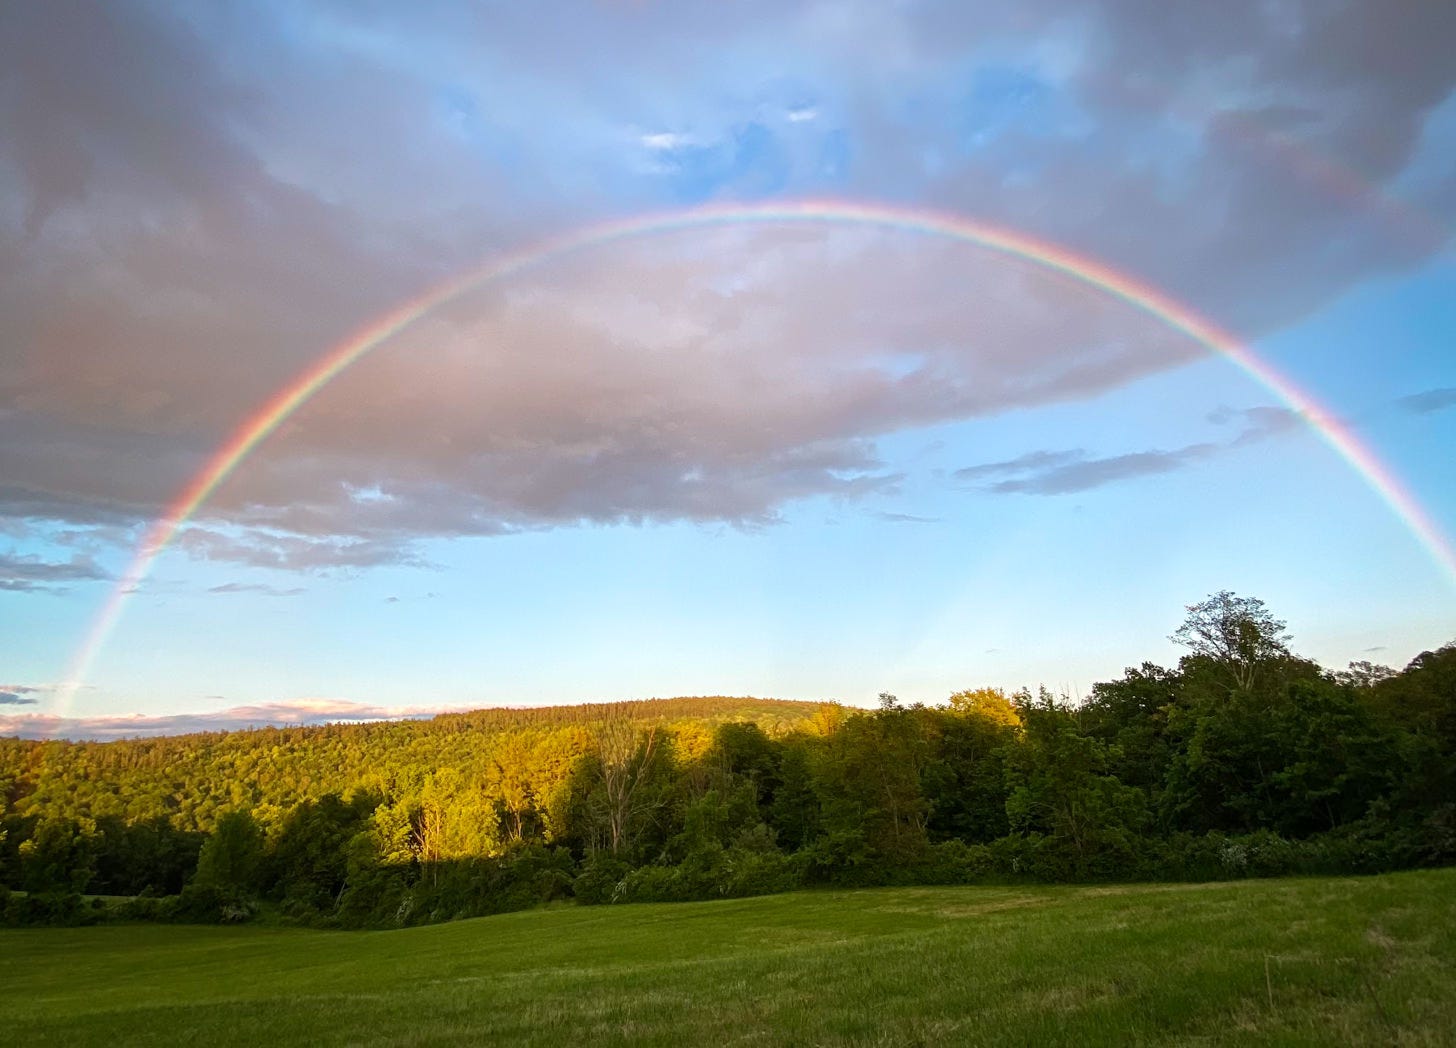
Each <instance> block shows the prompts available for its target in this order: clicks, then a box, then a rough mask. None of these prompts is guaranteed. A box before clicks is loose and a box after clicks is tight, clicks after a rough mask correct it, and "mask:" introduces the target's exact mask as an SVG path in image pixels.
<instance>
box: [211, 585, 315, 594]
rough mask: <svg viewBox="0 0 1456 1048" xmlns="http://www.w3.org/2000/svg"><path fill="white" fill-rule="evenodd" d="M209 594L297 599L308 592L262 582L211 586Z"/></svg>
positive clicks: (301, 588)
mask: <svg viewBox="0 0 1456 1048" xmlns="http://www.w3.org/2000/svg"><path fill="white" fill-rule="evenodd" d="M207 592H208V593H258V594H261V595H262V596H265V597H296V596H298V595H299V594H300V593H307V592H308V590H306V589H304V588H303V587H302V586H292V587H289V588H288V589H280V588H278V587H277V586H269V585H267V584H266V583H262V582H224V583H223V584H222V585H220V586H210V587H208V590H207Z"/></svg>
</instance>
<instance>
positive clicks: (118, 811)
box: [0, 592, 1456, 927]
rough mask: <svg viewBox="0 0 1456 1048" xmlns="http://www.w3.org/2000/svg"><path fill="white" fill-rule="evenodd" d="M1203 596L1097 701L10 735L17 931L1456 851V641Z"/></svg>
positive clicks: (1199, 872) (9, 895)
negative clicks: (1420, 647)
mask: <svg viewBox="0 0 1456 1048" xmlns="http://www.w3.org/2000/svg"><path fill="white" fill-rule="evenodd" d="M1187 612H1188V614H1187V618H1186V620H1185V622H1184V623H1183V625H1182V626H1181V627H1180V628H1179V630H1178V631H1177V632H1176V633H1175V634H1174V639H1176V640H1178V641H1179V642H1180V643H1182V644H1184V645H1185V646H1186V648H1187V654H1185V655H1184V656H1183V657H1182V658H1181V659H1180V661H1179V663H1178V665H1177V666H1176V667H1171V668H1166V667H1162V666H1158V665H1154V664H1152V663H1144V664H1142V665H1141V666H1139V667H1137V668H1133V669H1128V670H1127V671H1126V672H1125V673H1124V674H1123V676H1122V677H1120V678H1119V679H1117V680H1113V681H1107V682H1103V683H1099V684H1096V685H1094V687H1093V688H1092V692H1091V695H1090V696H1089V697H1088V698H1087V699H1086V700H1085V701H1082V702H1079V703H1073V702H1070V701H1068V700H1067V699H1066V697H1062V696H1054V695H1052V694H1050V693H1048V692H1047V691H1045V690H1040V691H1038V692H1037V693H1035V694H1033V693H1031V692H1029V691H1021V692H1018V693H1014V694H1011V695H1007V694H1005V693H1003V692H1002V691H1000V690H997V689H980V690H971V691H962V692H958V693H956V694H954V695H951V696H950V697H949V699H948V701H947V702H946V703H945V704H944V705H936V706H926V705H921V704H918V703H917V704H909V705H907V704H902V703H900V702H899V701H898V700H897V699H896V698H895V697H894V696H893V695H891V694H888V693H886V694H882V695H881V696H880V702H879V706H878V708H877V709H874V710H870V711H862V710H854V709H847V708H845V707H842V706H838V705H835V704H828V703H825V704H812V703H792V702H783V701H776V700H751V699H727V698H705V699H677V700H661V701H646V702H636V703H617V704H601V705H589V706H575V707H556V708H551V709H545V710H484V711H477V712H475V713H470V714H455V715H446V716H441V717H437V718H435V719H434V720H431V721H415V722H397V723H386V724H356V725H332V726H327V727H321V728H295V729H263V730H258V731H248V732H234V733H215V734H206V735H193V736H179V737H171V738H162V739H136V740H126V741H120V742H109V743H70V742H63V741H49V742H35V741H23V740H17V739H6V740H0V800H3V805H4V806H3V815H0V886H4V887H0V905H3V912H4V915H5V920H6V921H7V922H9V923H76V922H86V921H92V920H100V919H112V918H129V919H158V920H169V919H170V920H246V919H250V918H253V917H255V916H259V915H262V916H265V917H269V918H272V919H284V920H296V921H304V922H308V923H313V924H320V925H332V926H343V927H378V926H392V925H399V924H412V923H419V922H425V921H435V920H444V919H450V918H454V917H461V916H470V915H476V914H483V913H492V912H498V911H501V910H507V909H515V908H520V907H524V906H530V905H535V904H538V903H542V902H550V901H554V900H564V899H575V900H577V901H578V902H585V903H604V902H616V901H654V900H657V901H665V900H678V899H699V898H713V897H722V896H738V895H748V894H756V893H763V892H771V891H780V890H786V889H790V888H798V887H805V886H813V885H875V884H911V883H920V884H929V883H977V882H1006V881H1015V880H1034V881H1096V880H1128V879H1211V878H1223V877H1236V876H1250V875H1270V874H1282V873H1297V872H1305V873H1361V872H1376V871H1382V870H1390V869H1397V868H1405V867H1413V866H1421V865H1436V864H1446V863H1450V862H1452V861H1456V644H1453V645H1448V646H1446V647H1443V648H1441V649H1440V650H1438V651H1435V652H1427V653H1424V654H1422V655H1420V656H1419V657H1417V658H1416V659H1415V660H1413V661H1412V662H1411V663H1410V665H1409V666H1407V667H1406V668H1405V669H1404V670H1401V671H1399V672H1396V671H1394V670H1391V669H1388V668H1386V667H1381V666H1376V665H1372V664H1370V663H1356V664H1353V665H1351V666H1350V667H1349V668H1347V669H1345V670H1341V671H1329V670H1326V669H1323V668H1321V667H1320V666H1318V665H1317V664H1315V663H1314V662H1312V661H1310V660H1308V659H1304V658H1302V657H1300V656H1298V655H1296V654H1294V653H1293V652H1292V651H1291V650H1290V648H1289V637H1288V635H1287V634H1286V633H1285V627H1284V624H1283V623H1282V622H1280V621H1278V620H1277V619H1275V618H1274V617H1273V616H1272V615H1271V614H1270V613H1269V611H1268V610H1267V609H1266V608H1265V607H1264V605H1263V604H1262V602H1260V601H1258V600H1255V599H1251V598H1242V597H1238V596H1236V595H1234V594H1232V593H1227V592H1224V593H1219V594H1215V595H1213V596H1211V597H1209V598H1208V599H1207V600H1205V601H1203V602H1200V603H1198V604H1195V605H1191V606H1190V607H1189V608H1188V609H1187ZM108 897H110V898H108Z"/></svg>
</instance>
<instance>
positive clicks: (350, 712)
mask: <svg viewBox="0 0 1456 1048" xmlns="http://www.w3.org/2000/svg"><path fill="white" fill-rule="evenodd" d="M462 708H464V707H453V706H375V705H369V704H366V703H357V702H350V701H348V700H345V699H293V700H289V701H285V702H269V703H259V704H257V705H250V706H234V707H231V708H230V709H225V710H217V711H214V712H208V713H180V714H174V715H171V716H162V717H149V716H144V715H141V714H137V715H134V716H129V717H128V716H112V717H58V716H54V715H50V714H37V713H31V714H26V713H22V714H15V715H12V716H0V736H4V735H15V736H19V737H21V738H26V739H48V738H65V739H96V740H102V741H105V740H108V739H124V738H137V737H143V736H155V735H185V734H189V733H192V732H205V731H242V730H244V729H247V728H261V727H265V726H268V725H272V726H275V727H296V726H304V725H317V724H335V723H340V722H345V723H351V722H357V721H381V720H408V719H419V718H425V717H433V716H435V715H436V714H439V713H449V712H458V711H459V710H460V709H462Z"/></svg>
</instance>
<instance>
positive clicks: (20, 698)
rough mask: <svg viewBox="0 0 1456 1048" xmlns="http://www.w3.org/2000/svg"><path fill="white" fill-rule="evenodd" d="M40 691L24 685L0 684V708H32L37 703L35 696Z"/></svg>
mask: <svg viewBox="0 0 1456 1048" xmlns="http://www.w3.org/2000/svg"><path fill="white" fill-rule="evenodd" d="M40 691H41V689H40V688H34V687H27V686H26V685H24V684H0V706H33V705H35V703H36V702H38V701H39V700H38V699H36V698H35V695H36V694H37V693H38V692H40Z"/></svg>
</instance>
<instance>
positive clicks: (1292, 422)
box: [951, 407, 1299, 495]
mask: <svg viewBox="0 0 1456 1048" xmlns="http://www.w3.org/2000/svg"><path fill="white" fill-rule="evenodd" d="M1235 419H1238V420H1241V421H1242V422H1243V423H1244V427H1243V429H1242V430H1241V431H1240V432H1239V433H1238V434H1237V435H1236V436H1234V437H1233V438H1231V439H1230V440H1228V441H1226V442H1223V443H1217V442H1211V441H1200V442H1198V443H1194V444H1186V445H1184V446H1183V447H1180V448H1173V449H1171V450H1167V451H1164V450H1161V449H1154V450H1150V451H1134V452H1128V453H1126V454H1121V455H1107V456H1100V457H1099V456H1094V455H1092V454H1091V453H1090V452H1088V451H1087V450H1086V449H1085V448H1070V449H1066V450H1061V451H1032V452H1028V453H1027V454H1025V455H1021V456H1018V457H1017V458H1014V459H1006V460H1004V461H1001V462H986V463H981V464H979V465H975V466H967V467H965V468H963V469H958V470H956V471H955V472H954V473H953V474H951V475H952V476H953V477H954V478H955V479H956V480H958V481H963V482H985V483H983V484H981V485H980V486H981V487H982V490H985V491H989V492H992V493H993V494H998V495H1009V494H1025V495H1068V494H1073V493H1075V492H1079V491H1090V490H1092V489H1093V488H1100V487H1103V486H1104V485H1107V484H1114V483H1117V482H1118V481H1123V480H1131V479H1134V478H1137V477H1150V476H1157V475H1158V474H1162V473H1172V472H1175V471H1176V470H1180V469H1183V468H1185V467H1187V466H1190V465H1192V464H1193V463H1196V462H1200V461H1203V460H1205V459H1209V458H1211V457H1213V456H1215V455H1218V454H1220V453H1222V452H1225V451H1229V450H1232V449H1234V448H1240V447H1244V446H1247V445H1249V444H1254V443H1258V442H1259V441H1263V440H1267V439H1269V438H1270V437H1273V436H1277V435H1279V434H1281V433H1285V432H1288V431H1289V430H1291V429H1292V428H1294V427H1295V426H1296V425H1298V423H1299V415H1298V414H1297V413H1295V412H1293V411H1290V410H1288V409H1286V408H1277V407H1257V408H1246V409H1242V410H1234V409H1229V408H1224V409H1220V410H1219V411H1217V412H1215V413H1214V414H1213V415H1212V416H1210V418H1209V421H1211V422H1214V423H1215V424H1223V423H1226V422H1229V421H1232V420H1235Z"/></svg>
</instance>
